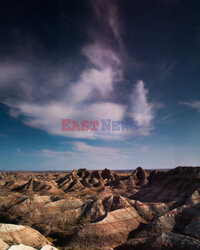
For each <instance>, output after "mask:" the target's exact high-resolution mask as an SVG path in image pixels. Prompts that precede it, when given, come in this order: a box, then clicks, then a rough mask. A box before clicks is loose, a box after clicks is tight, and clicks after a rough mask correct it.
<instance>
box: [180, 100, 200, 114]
mask: <svg viewBox="0 0 200 250" xmlns="http://www.w3.org/2000/svg"><path fill="white" fill-rule="evenodd" d="M180 104H183V105H186V106H188V107H190V108H194V109H196V110H198V111H199V112H200V101H190V102H180Z"/></svg>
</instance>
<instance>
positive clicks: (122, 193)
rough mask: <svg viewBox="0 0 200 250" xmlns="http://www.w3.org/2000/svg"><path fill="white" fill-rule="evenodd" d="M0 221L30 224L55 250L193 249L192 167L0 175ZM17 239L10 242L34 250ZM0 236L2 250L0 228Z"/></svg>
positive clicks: (197, 196) (199, 197)
mask: <svg viewBox="0 0 200 250" xmlns="http://www.w3.org/2000/svg"><path fill="white" fill-rule="evenodd" d="M0 221H1V222H3V223H14V224H18V225H24V226H23V228H25V229H26V230H25V232H26V231H27V230H28V231H29V230H33V229H31V228H30V227H28V226H31V227H32V228H34V229H37V230H39V231H40V232H41V233H42V234H44V235H45V236H50V237H51V238H52V239H54V242H55V244H56V245H57V246H60V247H61V249H70V248H77V249H78V248H79V249H87V248H90V249H95V248H100V247H104V248H105V247H112V248H116V249H200V244H199V242H200V167H195V168H194V167H177V168H175V169H172V170H169V171H147V170H144V169H142V168H141V167H138V168H137V169H136V170H134V171H133V172H132V173H128V172H127V173H117V172H113V171H111V170H109V169H104V170H95V171H89V170H87V169H79V170H73V171H72V172H70V173H14V172H12V173H11V172H9V173H7V172H2V173H0ZM2 228H3V227H2ZM13 228H14V227H13ZM2 230H3V229H2ZM2 232H3V231H2ZM22 232H23V230H22ZM31 232H32V231H31ZM10 233H12V232H10ZM34 233H35V231H34ZM2 235H3V234H2ZM33 235H34V234H33ZM36 235H37V234H36ZM20 237H21V236H20ZM42 237H43V236H42V235H41V238H40V239H42V241H44V244H45V245H46V244H48V242H45V240H46V239H45V238H42ZM14 238H15V237H14ZM25 238H27V242H20V241H16V242H14V241H13V244H21V243H22V244H25V245H29V246H31V247H35V246H34V245H33V244H32V242H31V239H29V238H30V237H28V236H27V237H25ZM15 239H17V238H15ZM0 240H1V241H0V246H2V249H3V247H4V245H5V246H6V244H7V242H6V238H5V236H1V227H0ZM28 243H31V244H28Z"/></svg>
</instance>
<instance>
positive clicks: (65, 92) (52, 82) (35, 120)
mask: <svg viewBox="0 0 200 250" xmlns="http://www.w3.org/2000/svg"><path fill="white" fill-rule="evenodd" d="M91 4H92V7H93V9H94V13H95V18H96V21H97V23H98V25H99V27H101V29H100V30H99V33H100V34H97V33H96V32H93V33H92V34H93V37H92V38H91V40H90V41H89V42H88V44H86V45H85V46H84V47H83V48H82V49H81V50H80V53H81V54H82V55H83V56H84V57H85V59H86V64H85V65H86V66H85V68H84V69H82V70H81V71H80V72H79V75H78V76H77V77H76V80H74V81H72V80H71V77H70V73H69V72H68V71H67V70H65V68H64V67H62V68H58V67H53V66H51V65H50V66H49V65H45V67H41V68H39V67H38V68H39V69H38V68H37V70H34V67H32V66H33V65H31V64H30V65H26V64H23V63H14V62H13V63H12V64H9V63H7V62H4V63H3V62H2V63H1V64H0V73H1V72H2V74H0V89H1V90H2V93H3V94H2V96H0V98H1V101H2V102H3V103H4V104H5V105H7V106H8V107H9V108H10V115H11V116H13V117H15V118H18V117H21V119H22V121H23V122H24V123H25V124H26V125H28V126H31V127H34V128H37V129H41V130H44V131H47V132H48V133H50V134H54V135H62V136H67V137H75V138H90V139H95V138H101V139H113V138H117V139H119V138H122V137H123V136H125V135H126V133H121V132H117V133H114V134H112V135H108V134H105V133H100V132H98V133H94V132H63V131H61V119H72V120H78V121H81V120H100V119H111V120H114V121H122V120H125V119H126V118H129V119H132V121H133V122H134V123H135V125H136V126H135V127H136V129H135V131H134V132H133V133H132V134H133V135H148V134H149V133H150V131H151V130H152V128H153V126H152V123H153V120H154V118H155V109H156V108H155V105H154V104H153V103H150V102H149V100H148V90H147V89H146V88H145V86H144V83H143V81H139V82H137V83H136V84H135V86H134V87H133V94H132V96H130V99H128V100H126V102H124V103H122V102H120V101H116V99H115V100H114V98H113V96H115V91H116V90H115V86H116V85H117V84H119V83H122V81H123V79H124V65H123V60H122V57H121V54H122V53H123V50H124V45H123V41H122V38H121V23H120V21H119V15H118V11H117V6H116V4H115V2H114V1H99V0H96V1H92V2H91ZM102 17H103V18H102ZM102 20H103V21H102ZM110 31H111V32H110ZM110 34H112V36H111V37H109V36H110ZM106 38H107V40H113V43H116V45H115V46H114V44H112V43H107V40H106ZM111 44H112V45H111ZM116 48H118V49H116ZM74 63H75V62H74ZM48 66H49V67H48ZM36 73H38V75H37V74H36ZM121 87H123V86H121ZM15 88H16V89H17V90H18V91H13V89H15Z"/></svg>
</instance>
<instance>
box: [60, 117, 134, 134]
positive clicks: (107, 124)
mask: <svg viewBox="0 0 200 250" xmlns="http://www.w3.org/2000/svg"><path fill="white" fill-rule="evenodd" d="M61 122H62V128H61V130H62V131H114V132H115V131H126V132H127V131H134V129H135V126H134V124H133V123H130V122H129V123H128V122H124V121H112V120H111V119H101V121H88V120H84V121H81V122H79V121H72V120H71V119H62V120H61Z"/></svg>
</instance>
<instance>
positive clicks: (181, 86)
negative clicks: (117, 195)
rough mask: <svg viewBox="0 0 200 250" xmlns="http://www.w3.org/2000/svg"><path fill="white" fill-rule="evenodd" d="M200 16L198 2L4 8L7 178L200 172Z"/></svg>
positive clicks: (84, 0)
mask: <svg viewBox="0 0 200 250" xmlns="http://www.w3.org/2000/svg"><path fill="white" fill-rule="evenodd" d="M199 13H200V2H199V1H196V0H190V1H187V0H140V1H136V0H73V1H70V0H57V1H55V0H48V1H47V0H44V1H40V2H39V1H33V0H26V1H22V0H19V1H17V2H16V1H14V0H8V1H2V2H1V8H0V34H1V37H0V170H28V171H32V170H35V171H37V170H72V169H79V168H87V169H104V168H109V169H135V168H136V167H138V166H142V167H143V168H146V169H162V168H163V169H165V168H174V167H176V166H199V165H200V18H199ZM62 119H70V120H71V122H72V121H76V122H77V123H78V124H79V126H81V121H89V122H90V121H98V122H99V126H98V131H91V128H90V129H89V131H62V122H61V120H62ZM102 119H103V120H105V121H106V122H108V119H109V120H110V121H111V124H112V122H113V121H118V122H120V123H118V124H124V125H125V126H128V125H129V124H132V125H133V129H132V130H131V131H122V129H120V131H113V130H112V129H111V131H102V130H101V128H102V127H101V125H102V124H101V120H102ZM77 123H76V124H77ZM76 128H77V127H76ZM120 128H121V127H120ZM74 130H76V129H75V128H74Z"/></svg>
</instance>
